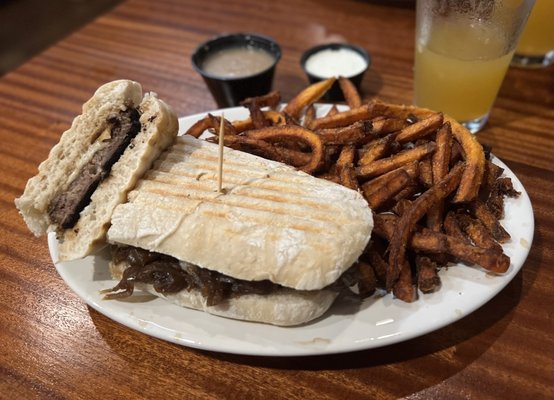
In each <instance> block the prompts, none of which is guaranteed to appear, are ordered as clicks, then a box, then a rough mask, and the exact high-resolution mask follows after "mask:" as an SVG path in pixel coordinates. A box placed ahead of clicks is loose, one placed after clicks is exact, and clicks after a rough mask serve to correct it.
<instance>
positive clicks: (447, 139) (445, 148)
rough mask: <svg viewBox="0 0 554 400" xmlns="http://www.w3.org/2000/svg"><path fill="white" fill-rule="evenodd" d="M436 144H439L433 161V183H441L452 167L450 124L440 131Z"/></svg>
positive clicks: (446, 124)
mask: <svg viewBox="0 0 554 400" xmlns="http://www.w3.org/2000/svg"><path fill="white" fill-rule="evenodd" d="M435 143H437V151H435V153H434V154H433V157H432V159H431V160H432V164H433V182H439V181H440V180H441V179H442V178H444V177H445V176H446V175H447V174H448V170H449V167H450V153H451V149H452V128H451V125H450V123H449V122H447V123H445V124H444V125H443V126H442V127H441V128H440V129H439V131H438V132H437V137H436V139H435Z"/></svg>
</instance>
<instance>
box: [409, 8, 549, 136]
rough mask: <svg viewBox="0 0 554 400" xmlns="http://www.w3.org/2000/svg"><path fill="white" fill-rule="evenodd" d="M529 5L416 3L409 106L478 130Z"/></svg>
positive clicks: (489, 108) (518, 34) (485, 120)
mask: <svg viewBox="0 0 554 400" xmlns="http://www.w3.org/2000/svg"><path fill="white" fill-rule="evenodd" d="M550 1H554V0H550ZM534 2H535V0H418V1H417V14H416V15H417V16H416V42H415V77H414V81H415V87H414V95H415V97H414V102H415V104H416V105H417V106H420V107H426V108H430V109H433V110H437V111H443V112H444V113H446V114H449V115H450V116H451V117H453V118H455V119H456V120H458V121H459V122H461V123H462V124H464V125H465V126H466V127H467V128H468V129H469V130H470V131H471V132H473V133H475V132H478V131H479V130H481V129H482V128H483V126H484V125H485V124H486V122H487V120H488V118H489V113H490V110H491V108H492V105H493V103H494V100H495V98H496V95H497V94H498V90H499V89H500V85H501V84H502V80H503V79H504V75H505V74H506V70H507V69H508V66H509V64H510V61H511V60H512V56H513V54H514V50H515V47H516V44H517V41H518V39H519V36H520V34H521V31H522V29H523V27H524V25H525V22H526V21H527V18H528V16H529V13H530V11H531V9H532V7H533V4H534Z"/></svg>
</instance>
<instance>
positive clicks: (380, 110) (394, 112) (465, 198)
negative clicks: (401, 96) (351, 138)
mask: <svg viewBox="0 0 554 400" xmlns="http://www.w3.org/2000/svg"><path fill="white" fill-rule="evenodd" d="M370 109H371V110H372V112H373V113H375V115H385V116H390V117H397V118H407V117H408V116H409V115H410V114H413V115H415V116H417V118H419V119H422V118H427V117H429V116H431V115H433V114H435V112H434V111H431V110H428V109H425V108H420V107H414V106H405V105H396V104H389V103H383V102H381V101H375V102H374V103H372V105H370ZM443 119H444V122H450V125H451V128H452V135H453V136H454V138H455V139H456V141H457V142H458V143H459V144H460V145H461V147H462V150H463V155H464V160H465V162H466V165H467V166H466V168H465V170H464V174H463V176H462V181H461V183H460V186H459V188H458V190H457V191H456V195H455V197H454V200H453V201H454V202H455V203H465V202H469V201H471V200H473V199H474V198H475V197H476V196H477V193H478V191H479V186H480V185H481V181H482V179H483V173H484V168H485V167H484V165H485V154H484V152H483V147H482V146H481V144H480V143H479V142H478V141H477V138H476V137H475V135H473V134H472V133H471V132H470V131H469V130H467V129H466V128H465V127H464V126H462V125H461V124H460V123H458V122H457V121H456V120H455V119H453V118H451V117H449V116H448V115H444V118H443Z"/></svg>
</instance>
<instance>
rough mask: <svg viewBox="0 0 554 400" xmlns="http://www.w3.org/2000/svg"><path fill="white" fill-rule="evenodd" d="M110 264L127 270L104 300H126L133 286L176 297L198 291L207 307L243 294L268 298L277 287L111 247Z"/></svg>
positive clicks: (138, 251)
mask: <svg viewBox="0 0 554 400" xmlns="http://www.w3.org/2000/svg"><path fill="white" fill-rule="evenodd" d="M112 262H113V263H114V264H119V263H121V262H124V263H126V264H127V265H128V267H127V268H126V269H125V271H124V272H123V277H122V279H121V281H120V282H119V283H118V284H117V286H115V287H114V288H113V289H111V292H112V293H110V294H108V295H107V296H106V297H107V298H121V297H128V296H131V295H132V294H133V290H134V285H135V283H147V284H151V285H153V286H154V289H155V290H156V291H157V292H158V293H162V294H169V293H177V292H180V291H181V290H185V289H186V290H192V289H196V290H199V291H200V292H201V293H202V295H203V296H204V298H206V302H207V305H208V306H214V305H216V304H218V303H221V302H222V301H225V300H227V299H230V298H233V297H238V296H240V295H244V294H262V295H263V294H268V293H271V292H272V291H274V290H276V289H279V288H280V287H281V286H280V285H277V284H275V283H273V282H271V281H269V280H263V281H245V280H241V279H235V278H232V277H230V276H227V275H224V274H221V273H219V272H216V271H211V270H208V269H206V268H200V267H198V266H196V265H193V264H190V263H187V262H183V261H179V260H177V259H176V258H173V257H171V256H167V255H164V254H160V253H153V252H150V251H147V250H143V249H140V248H137V247H130V246H113V247H112Z"/></svg>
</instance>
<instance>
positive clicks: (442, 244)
mask: <svg viewBox="0 0 554 400" xmlns="http://www.w3.org/2000/svg"><path fill="white" fill-rule="evenodd" d="M398 220H399V217H397V216H395V215H393V214H375V215H374V223H375V226H374V228H373V232H375V234H376V235H378V236H379V237H382V238H384V239H387V240H390V239H391V238H392V235H393V232H394V227H395V225H397V224H398ZM408 246H409V247H410V248H412V249H414V250H418V251H424V252H427V253H436V254H442V253H447V254H450V255H452V256H453V257H455V258H456V259H458V260H460V261H463V262H465V263H468V264H475V265H478V266H480V267H482V268H484V269H486V270H488V271H491V272H495V273H504V272H506V271H507V270H508V268H509V267H510V258H509V257H508V256H506V255H505V254H502V253H498V252H497V251H494V250H490V249H483V248H481V247H476V246H473V245H470V244H467V243H464V242H463V241H460V240H459V239H457V238H454V237H452V236H450V235H445V234H442V233H438V232H433V231H431V230H430V229H422V230H421V232H416V233H414V234H413V236H412V237H411V239H410V241H409V243H408Z"/></svg>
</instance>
